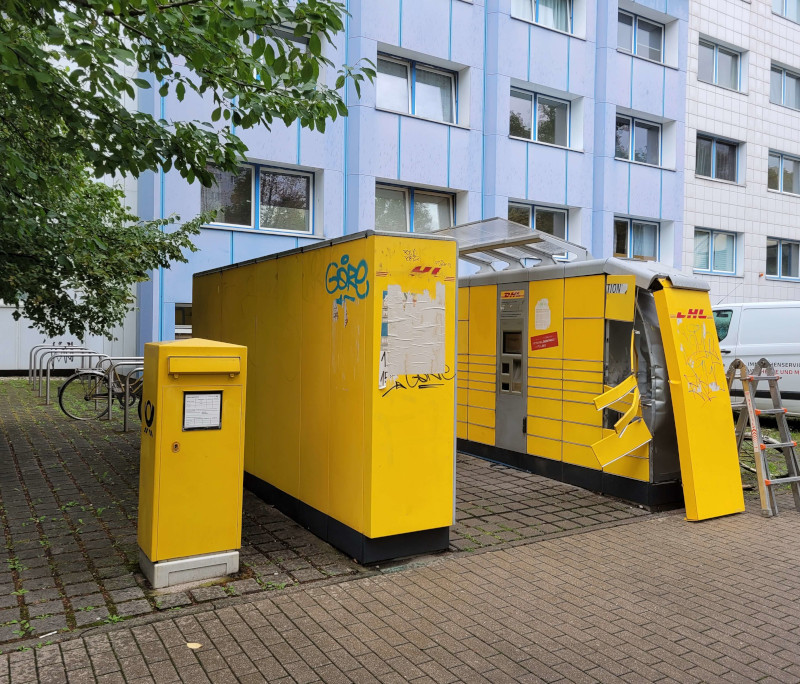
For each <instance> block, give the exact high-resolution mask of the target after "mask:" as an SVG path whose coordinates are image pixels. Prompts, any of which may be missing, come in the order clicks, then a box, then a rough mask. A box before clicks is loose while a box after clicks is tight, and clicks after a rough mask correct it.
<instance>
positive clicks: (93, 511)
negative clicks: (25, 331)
mask: <svg viewBox="0 0 800 684" xmlns="http://www.w3.org/2000/svg"><path fill="white" fill-rule="evenodd" d="M53 394H54V395H55V388H54V390H53ZM117 416H118V418H119V411H117ZM120 420H121V418H120V419H119V420H117V421H115V422H113V423H111V424H109V423H108V422H106V421H91V422H78V421H73V420H70V419H68V418H66V416H64V415H63V414H62V413H61V411H60V410H59V409H58V407H57V406H56V405H50V406H45V405H43V402H42V400H40V399H38V398H37V397H36V396H35V394H34V393H33V392H32V391H31V390H30V388H29V386H28V384H27V381H26V380H24V379H6V380H0V523H1V524H2V526H3V532H4V541H5V545H4V546H5V549H4V550H1V549H0V644H10V643H13V642H15V641H20V640H23V639H25V638H28V637H33V636H38V635H46V634H50V633H51V632H59V633H62V632H67V631H71V630H75V629H79V628H84V627H87V626H91V625H96V624H102V623H107V622H116V621H119V620H122V619H128V618H132V617H135V616H139V615H145V614H148V613H153V612H156V611H165V610H173V611H174V610H177V609H185V608H187V607H189V606H192V605H196V604H199V603H203V602H208V601H213V602H215V603H217V602H219V601H223V600H224V599H226V598H227V597H229V596H236V595H244V594H250V593H254V592H259V591H274V590H282V589H286V588H290V587H292V586H295V585H297V584H307V583H310V582H317V581H324V580H330V579H331V578H342V577H348V576H351V575H354V574H358V573H362V574H363V573H364V572H369V571H370V569H365V568H362V567H360V566H358V565H357V564H356V563H354V562H352V561H351V560H350V559H348V558H346V557H345V556H344V555H343V554H341V553H339V552H338V551H336V550H335V549H333V548H331V547H330V546H328V545H327V544H325V543H324V542H322V541H320V540H319V539H317V538H316V537H315V536H314V535H312V534H310V533H309V532H307V531H306V530H304V529H302V528H301V527H300V526H298V525H297V524H295V523H294V522H293V521H291V520H289V519H288V518H286V517H285V516H283V515H282V514H281V513H279V512H278V511H276V510H275V509H274V508H272V507H271V506H268V505H266V504H265V503H264V502H263V501H261V500H260V499H258V498H257V497H255V496H254V495H252V494H250V493H248V492H245V497H244V512H243V531H242V550H241V559H242V565H243V571H242V572H241V573H240V574H239V575H238V576H236V577H233V578H230V579H229V580H225V581H223V582H221V583H216V584H215V585H214V586H206V587H195V588H193V589H191V590H187V589H183V588H182V589H180V590H177V591H176V590H174V589H170V590H162V591H159V592H152V591H150V590H149V589H148V587H147V585H146V582H145V580H144V577H143V576H142V575H141V573H140V572H139V571H138V567H137V547H136V517H137V501H138V499H137V497H138V489H137V482H138V473H139V470H138V468H139V451H138V449H139V435H138V432H135V431H134V432H129V433H127V434H122V433H120V432H118V429H119V427H120V426H119V425H118V423H119V422H120ZM457 474H458V475H457V479H458V483H457V495H456V509H457V511H456V519H457V523H456V525H454V526H453V528H452V532H451V550H453V551H474V550H483V549H486V548H491V547H496V546H501V545H505V544H508V543H521V542H524V541H526V540H531V539H537V538H542V537H545V536H547V535H550V534H557V533H565V532H568V531H574V530H578V529H583V528H587V527H592V526H598V525H603V524H610V523H613V522H617V521H621V520H631V519H635V518H637V517H639V516H642V515H647V514H646V512H645V511H643V510H641V509H639V508H637V507H635V506H630V505H628V504H626V503H623V502H619V501H614V500H612V499H608V498H604V497H601V496H598V495H596V494H593V493H591V492H587V491H585V490H581V489H578V488H576V487H572V486H570V485H564V484H562V483H558V482H554V481H552V480H547V479H545V478H542V477H539V476H536V475H532V474H530V473H521V472H519V471H516V470H514V469H512V468H508V467H506V466H502V465H499V464H491V463H488V462H486V461H482V460H480V459H476V458H472V457H469V456H464V455H459V457H458V464H457ZM6 647H7V646H6Z"/></svg>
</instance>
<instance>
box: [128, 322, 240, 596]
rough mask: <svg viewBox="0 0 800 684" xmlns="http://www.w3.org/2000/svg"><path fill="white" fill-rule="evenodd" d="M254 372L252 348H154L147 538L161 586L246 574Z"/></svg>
mask: <svg viewBox="0 0 800 684" xmlns="http://www.w3.org/2000/svg"><path fill="white" fill-rule="evenodd" d="M246 376H247V349H246V348H245V347H243V346H239V345H233V344H224V343H221V342H215V341H211V340H204V339H196V338H194V339H188V340H180V341H176V342H153V343H149V344H146V345H145V351H144V396H143V397H142V433H141V435H142V446H141V460H140V471H139V526H138V542H139V549H140V564H141V566H142V569H143V570H144V572H145V575H146V576H147V577H148V579H149V580H150V582H151V583H152V584H153V586H156V587H160V586H169V585H172V584H178V583H181V582H185V581H189V580H196V579H205V578H208V577H216V576H220V575H226V574H230V573H232V572H237V571H238V562H239V561H238V555H239V554H238V549H239V547H240V546H241V536H242V535H241V533H242V467H243V453H244V451H243V449H244V412H245V385H246Z"/></svg>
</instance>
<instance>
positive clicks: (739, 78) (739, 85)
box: [697, 38, 742, 93]
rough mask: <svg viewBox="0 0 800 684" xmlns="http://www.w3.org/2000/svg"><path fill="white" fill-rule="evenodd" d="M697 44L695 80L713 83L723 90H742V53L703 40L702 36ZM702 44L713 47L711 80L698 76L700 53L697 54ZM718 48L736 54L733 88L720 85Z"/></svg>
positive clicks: (737, 91)
mask: <svg viewBox="0 0 800 684" xmlns="http://www.w3.org/2000/svg"><path fill="white" fill-rule="evenodd" d="M697 45H698V56H697V60H698V69H697V80H698V81H699V82H700V83H708V84H710V85H715V86H717V87H718V88H724V89H725V90H730V91H731V92H734V93H741V92H742V53H741V52H740V51H738V50H735V49H734V48H729V47H726V46H724V45H720V44H719V43H715V42H713V41H711V40H704V39H703V38H700V40H698V42H697ZM704 45H705V47H710V48H713V50H714V78H713V80H711V81H706V80H705V79H702V78H700V68H699V61H700V54H699V49H700V47H703V46H704ZM720 50H723V51H724V52H726V53H729V54H731V55H736V87H735V88H731V87H729V86H726V85H722V84H721V83H720V82H719V51H720Z"/></svg>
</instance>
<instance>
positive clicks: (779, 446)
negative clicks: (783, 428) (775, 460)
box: [760, 441, 797, 451]
mask: <svg viewBox="0 0 800 684" xmlns="http://www.w3.org/2000/svg"><path fill="white" fill-rule="evenodd" d="M796 446H797V442H773V441H770V442H767V443H765V444H761V445H760V447H761V451H764V449H785V448H786V447H796Z"/></svg>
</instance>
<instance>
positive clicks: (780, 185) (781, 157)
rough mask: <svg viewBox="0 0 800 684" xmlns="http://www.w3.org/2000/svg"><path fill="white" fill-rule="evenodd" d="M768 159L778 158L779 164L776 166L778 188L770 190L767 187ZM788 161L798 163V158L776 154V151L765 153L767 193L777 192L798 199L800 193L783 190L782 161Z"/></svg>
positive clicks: (799, 158) (799, 180)
mask: <svg viewBox="0 0 800 684" xmlns="http://www.w3.org/2000/svg"><path fill="white" fill-rule="evenodd" d="M770 157H778V158H779V164H778V187H777V188H771V187H769V158H770ZM786 159H789V160H791V161H794V162H798V163H800V157H795V156H794V155H793V154H784V153H783V152H778V151H776V150H769V151H768V152H767V191H768V192H779V193H781V194H782V195H792V196H793V197H800V192H789V191H788V190H784V189H783V162H784V160H786ZM798 183H800V179H798Z"/></svg>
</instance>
